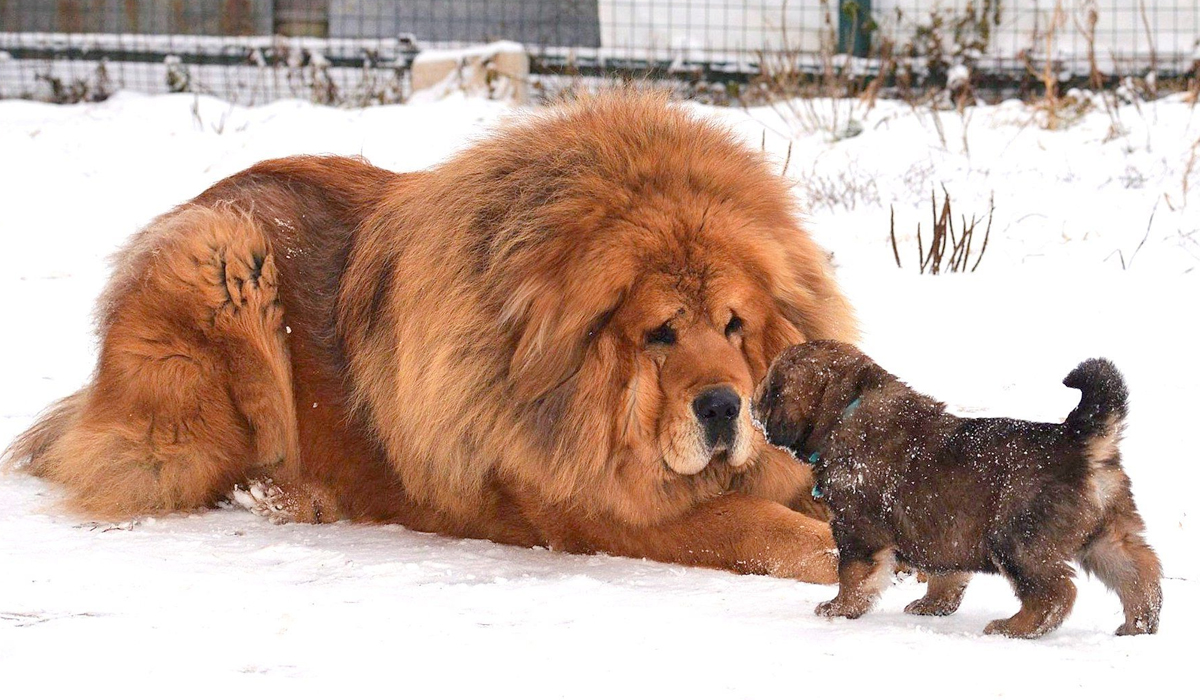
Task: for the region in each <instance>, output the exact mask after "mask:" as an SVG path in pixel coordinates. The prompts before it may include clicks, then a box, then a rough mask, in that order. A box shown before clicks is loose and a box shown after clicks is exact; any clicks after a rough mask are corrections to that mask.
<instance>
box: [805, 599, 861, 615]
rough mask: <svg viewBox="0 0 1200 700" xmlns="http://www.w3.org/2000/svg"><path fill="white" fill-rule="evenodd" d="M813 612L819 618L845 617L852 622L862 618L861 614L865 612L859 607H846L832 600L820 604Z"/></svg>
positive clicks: (840, 602)
mask: <svg viewBox="0 0 1200 700" xmlns="http://www.w3.org/2000/svg"><path fill="white" fill-rule="evenodd" d="M813 612H815V613H816V614H818V615H820V616H821V617H845V618H847V619H850V620H853V619H855V618H859V617H862V614H863V613H864V612H866V611H865V610H862V609H861V608H859V607H854V606H849V605H846V604H845V603H843V602H842V601H841V600H838V599H837V598H834V599H833V600H827V601H825V602H824V603H821V604H820V605H818V606H817V609H816V610H814V611H813Z"/></svg>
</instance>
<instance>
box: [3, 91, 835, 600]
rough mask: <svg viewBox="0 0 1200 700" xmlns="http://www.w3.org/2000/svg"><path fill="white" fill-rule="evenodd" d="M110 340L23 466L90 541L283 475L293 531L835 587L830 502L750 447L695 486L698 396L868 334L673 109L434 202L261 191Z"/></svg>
mask: <svg viewBox="0 0 1200 700" xmlns="http://www.w3.org/2000/svg"><path fill="white" fill-rule="evenodd" d="M731 315H736V316H737V317H738V319H739V320H740V321H741V322H743V323H744V325H743V326H742V327H741V328H739V329H738V330H737V331H736V332H729V331H728V328H732V326H730V325H729V324H730V321H731V318H732V316H731ZM668 320H669V321H670V322H671V323H672V324H673V325H674V326H675V327H677V328H678V341H677V342H676V343H675V344H673V345H671V346H670V347H659V346H648V345H647V343H646V340H645V338H646V333H647V332H648V331H649V330H651V329H653V328H655V327H656V326H659V325H660V324H662V323H664V322H665V321H668ZM100 334H101V337H102V346H101V352H100V358H99V364H98V367H97V370H96V374H95V378H94V380H93V381H92V383H91V384H89V385H88V386H87V387H85V388H84V389H82V390H81V391H80V392H78V393H76V394H75V395H73V396H71V397H68V398H67V399H64V400H63V401H62V402H60V403H59V404H58V405H57V406H56V407H54V408H52V409H51V410H50V411H49V412H48V413H47V414H46V415H45V416H43V417H42V418H41V419H40V421H39V422H38V423H37V424H36V425H35V426H34V427H33V428H31V429H30V430H29V431H28V432H27V433H26V434H25V435H24V436H22V437H21V438H19V439H18V441H17V443H15V444H14V446H13V447H12V449H11V453H10V457H11V458H12V459H13V460H14V461H16V462H18V463H27V464H28V468H29V469H30V470H31V471H32V472H33V473H36V474H39V475H42V476H45V477H46V478H50V479H53V480H55V481H58V482H61V483H63V484H64V485H65V486H66V487H67V489H68V492H69V493H70V497H71V499H72V503H73V505H74V506H75V507H77V508H78V509H80V510H82V511H84V512H87V513H89V514H92V515H95V516H100V517H106V518H126V517H131V516H137V515H141V514H149V513H163V512H170V511H178V510H188V509H195V508H202V507H205V506H208V505H211V504H212V503H213V502H215V501H216V500H219V499H221V498H222V497H223V496H224V495H225V494H226V493H228V492H229V490H230V489H231V488H233V487H234V486H235V485H238V484H241V483H245V482H247V481H248V480H252V479H262V478H266V479H270V480H271V481H272V482H273V483H274V484H275V485H276V486H278V487H279V488H280V489H281V490H282V492H283V493H284V494H286V496H287V511H288V514H289V515H290V516H291V517H293V518H296V519H300V520H308V521H328V520H335V519H339V518H350V519H354V520H359V521H379V522H398V523H402V524H404V525H406V526H408V527H411V528H414V529H418V530H425V531H432V532H440V533H445V534H448V535H453V536H461V537H476V538H487V539H491V540H494V541H497V542H505V543H513V544H521V545H549V546H552V547H555V548H559V549H564V550H568V551H576V552H594V551H605V552H609V553H613V554H618V555H627V556H635V557H649V558H653V559H658V560H662V561H669V562H679V563H684V564H694V565H702V566H712V567H720V568H725V569H730V570H734V571H743V572H763V573H771V574H775V575H781V576H791V577H797V578H801V579H804V580H810V581H823V582H831V581H833V580H835V577H836V575H835V556H834V555H833V554H832V540H831V538H830V534H829V529H828V526H827V525H826V524H825V522H823V521H822V520H819V519H816V518H814V517H810V516H813V515H815V516H818V517H819V516H821V515H822V514H823V513H822V511H821V510H820V508H819V507H818V506H816V505H814V504H813V503H812V502H811V498H810V496H809V493H808V491H809V489H810V488H811V474H810V473H809V472H808V470H807V469H806V468H805V467H804V466H803V465H801V464H799V463H797V462H796V461H795V460H793V459H792V458H790V457H789V456H787V455H786V454H785V453H783V452H781V451H779V450H777V449H775V448H773V447H770V446H769V445H767V444H766V443H765V441H764V440H763V438H762V436H761V434H759V433H758V432H756V431H753V430H749V429H748V426H749V423H748V419H746V422H745V426H744V427H745V428H746V430H745V432H744V435H745V436H747V437H746V438H745V440H746V442H745V443H744V444H743V445H742V446H741V447H740V448H739V449H740V450H741V452H739V454H740V455H742V456H744V457H746V458H745V459H744V460H743V459H742V457H737V458H735V457H734V456H731V455H732V454H733V450H732V449H731V451H730V455H724V454H723V453H722V454H718V455H716V456H712V457H711V462H710V463H708V464H707V466H705V465H704V464H703V463H701V464H698V465H696V468H698V469H699V471H698V473H695V474H693V475H688V474H686V473H681V472H680V471H679V466H678V465H681V464H689V462H688V460H691V462H690V463H691V464H694V463H695V460H696V459H702V460H708V459H709V457H708V456H705V455H704V454H700V455H699V456H697V453H696V448H695V445H696V440H695V439H694V437H695V434H696V428H695V417H694V416H692V415H691V414H690V413H689V410H690V409H688V408H687V407H688V406H690V405H691V401H692V399H693V398H694V397H695V396H696V393H697V392H698V391H699V390H700V389H702V388H704V387H706V386H713V385H723V386H730V387H733V388H734V389H735V390H736V392H737V393H738V394H739V395H740V396H741V397H743V399H744V401H743V403H745V404H748V399H749V397H750V395H751V394H752V392H753V389H754V386H755V384H756V383H757V382H758V381H759V380H761V379H762V377H763V375H764V374H765V372H766V369H767V366H768V364H769V362H770V360H771V359H772V358H773V357H774V355H775V354H776V353H778V352H779V351H780V350H782V349H783V348H784V347H786V346H788V345H790V344H792V343H795V342H799V341H802V340H805V339H813V338H839V339H852V338H853V335H854V323H853V319H852V316H851V313H850V310H849V307H848V306H847V304H846V303H845V301H844V300H843V298H842V296H841V295H840V293H839V292H838V290H837V288H836V286H835V285H834V283H833V281H832V279H831V277H830V274H829V272H828V270H827V266H826V260H825V256H824V254H823V253H822V252H821V251H820V250H819V249H818V248H817V247H816V246H815V245H814V244H813V243H812V242H811V241H810V240H809V238H808V237H807V236H806V235H805V234H804V232H803V230H802V229H801V227H800V225H799V223H798V222H797V220H796V218H795V214H794V212H793V211H792V204H791V198H790V197H789V195H788V192H787V186H786V183H785V182H784V181H783V180H782V179H780V178H779V177H777V176H776V175H775V174H773V173H772V172H771V170H770V168H769V166H768V165H767V164H766V163H765V162H764V161H763V159H762V157H761V155H760V154H759V153H757V152H756V151H755V150H753V149H749V148H746V147H745V146H743V145H740V144H739V143H738V142H737V140H736V139H734V138H733V137H732V136H731V135H730V134H729V133H727V132H726V131H725V130H723V129H722V128H720V127H717V126H715V125H713V124H711V123H708V122H705V121H703V120H700V119H696V118H694V117H691V116H689V115H688V114H687V113H686V112H685V111H684V110H682V109H681V108H677V107H673V106H671V105H669V104H668V103H667V102H666V101H665V100H664V99H663V98H661V97H659V96H653V95H651V96H647V95H635V94H630V93H617V94H610V95H607V96H602V97H594V98H585V99H582V100H580V101H577V102H575V103H572V104H570V105H564V106H559V107H556V108H551V109H548V110H545V111H544V112H542V113H540V114H537V115H532V116H528V117H526V118H524V119H523V120H520V121H519V122H518V123H516V124H514V125H512V126H510V127H507V128H505V129H502V130H500V131H499V132H498V133H496V134H494V135H493V136H492V137H490V138H489V139H487V140H484V141H482V142H480V143H478V144H476V145H473V146H471V147H469V148H467V149H466V150H464V151H462V152H461V153H460V154H459V155H458V156H456V157H454V158H453V159H451V160H449V161H447V162H446V163H444V164H442V165H440V166H438V167H436V168H434V169H432V170H429V171H425V172H421V173H413V174H406V175H400V174H396V173H392V172H388V171H385V170H381V169H379V168H375V167H373V166H371V165H368V164H367V163H365V162H362V161H360V160H355V159H349V158H337V157H298V158H288V159H282V160H275V161H267V162H264V163H260V164H258V165H256V166H254V167H253V168H250V169H249V170H246V171H244V172H242V173H239V174H237V175H234V176H232V177H230V178H228V179H226V180H223V181H222V182H220V183H218V184H216V185H215V186H213V187H212V188H211V189H209V190H208V191H206V192H205V193H203V194H201V195H200V196H199V197H197V198H196V199H194V200H192V201H191V202H188V203H186V204H184V205H182V206H181V207H179V208H177V209H175V210H174V211H172V212H170V213H168V214H166V215H164V216H162V217H160V218H159V219H158V220H156V221H155V222H154V223H152V224H151V225H150V226H149V227H148V228H147V229H146V230H144V231H142V232H141V233H139V234H138V235H137V236H136V237H135V238H134V240H133V241H132V243H131V244H130V245H129V247H128V248H127V249H126V250H125V251H124V252H123V253H122V254H121V256H120V257H119V258H118V259H117V261H116V272H115V274H114V277H113V280H112V283H111V285H110V287H109V289H108V291H107V292H106V294H105V296H104V298H103V300H102V303H101V309H100ZM746 415H748V412H747V413H746ZM701 467H702V468H701ZM798 511H802V512H798Z"/></svg>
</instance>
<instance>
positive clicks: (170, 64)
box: [0, 0, 1200, 104]
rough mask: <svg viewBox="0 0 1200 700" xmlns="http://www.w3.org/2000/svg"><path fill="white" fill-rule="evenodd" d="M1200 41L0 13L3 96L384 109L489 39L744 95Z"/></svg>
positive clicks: (297, 13)
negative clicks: (837, 61) (778, 69)
mask: <svg viewBox="0 0 1200 700" xmlns="http://www.w3.org/2000/svg"><path fill="white" fill-rule="evenodd" d="M856 17H857V18H858V19H855V18H856ZM1198 37H1200V0H1158V1H1155V0H187V1H186V2H184V1H183V0H0V97H25V98H36V99H51V100H58V101H76V100H83V99H103V98H104V97H105V96H107V95H108V94H111V92H112V91H114V90H117V89H133V90H138V91H142V92H151V93H153V92H203V93H210V94H215V95H218V96H221V97H223V98H225V99H229V100H232V101H236V102H241V103H256V102H263V101H267V100H272V99H278V98H280V97H304V98H308V99H316V100H318V101H337V102H345V103H354V104H370V103H377V102H392V101H399V100H403V99H404V98H405V97H406V94H407V90H408V83H407V77H406V76H407V71H408V68H409V66H410V64H411V61H412V58H413V56H414V55H415V54H416V53H417V52H419V51H420V50H421V49H425V48H438V49H447V48H451V49H452V48H457V47H463V46H466V45H471V44H478V43H480V42H488V41H493V40H500V39H504V40H511V41H517V42H520V43H522V44H523V45H524V46H525V47H526V50H527V51H528V52H529V53H530V56H531V59H532V64H531V65H532V69H533V71H534V72H535V73H541V74H568V75H597V76H613V75H622V76H628V75H655V76H660V77H661V76H667V77H675V78H677V79H679V80H708V81H714V82H744V81H747V80H750V79H752V78H753V77H754V76H755V75H758V74H759V73H760V72H761V71H762V70H763V69H764V67H765V66H766V65H768V64H778V63H779V62H781V61H782V62H791V63H793V64H796V65H798V66H802V67H803V66H808V67H809V68H811V69H812V70H818V69H819V66H820V64H821V62H822V61H823V60H825V61H827V60H828V58H829V57H830V56H837V55H839V54H845V53H852V52H853V53H857V54H859V55H860V56H862V60H861V63H860V64H856V65H858V66H859V68H860V69H861V70H864V71H870V70H872V69H878V66H879V61H878V60H877V56H878V52H879V50H880V48H881V47H882V46H884V45H885V44H886V45H889V46H891V47H893V49H894V51H895V53H896V55H898V56H901V57H904V58H905V59H906V60H911V61H914V62H916V63H917V64H921V63H922V62H926V63H928V62H929V61H942V62H944V63H950V64H953V63H964V64H967V65H969V66H970V67H971V68H972V71H973V72H977V73H980V74H991V75H1008V76H1011V77H1019V76H1022V75H1025V76H1027V74H1028V73H1029V72H1030V67H1031V66H1033V65H1042V64H1044V63H1046V62H1047V61H1050V62H1052V63H1053V66H1054V70H1055V71H1057V72H1059V73H1060V74H1061V75H1063V76H1086V75H1089V74H1090V73H1092V74H1094V73H1095V72H1096V71H1100V72H1101V73H1103V74H1104V75H1105V76H1106V77H1109V78H1112V77H1114V76H1115V77H1119V76H1123V75H1144V74H1145V73H1147V72H1151V71H1152V72H1154V73H1155V74H1157V75H1166V76H1171V75H1176V76H1178V75H1187V74H1191V73H1194V72H1195V71H1196V70H1197V67H1198V65H1200V62H1198V59H1200V53H1198V44H1197V40H1198ZM330 86H335V87H336V90H332V91H331V90H330Z"/></svg>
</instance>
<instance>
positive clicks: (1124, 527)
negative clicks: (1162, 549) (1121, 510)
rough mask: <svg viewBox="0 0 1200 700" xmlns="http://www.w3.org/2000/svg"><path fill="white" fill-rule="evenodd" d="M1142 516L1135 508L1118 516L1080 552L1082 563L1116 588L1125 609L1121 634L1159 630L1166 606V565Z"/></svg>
mask: <svg viewBox="0 0 1200 700" xmlns="http://www.w3.org/2000/svg"><path fill="white" fill-rule="evenodd" d="M1142 529H1143V525H1142V519H1141V516H1139V515H1138V514H1137V513H1136V512H1131V513H1129V514H1128V515H1126V516H1125V517H1123V518H1120V519H1117V520H1116V521H1115V522H1113V523H1112V524H1110V525H1109V526H1108V527H1107V528H1105V530H1103V531H1102V532H1101V533H1100V534H1099V535H1098V536H1096V537H1095V538H1094V539H1093V540H1092V542H1091V543H1090V544H1089V545H1088V546H1087V547H1086V548H1085V549H1084V550H1083V551H1082V552H1081V553H1080V555H1079V559H1078V561H1079V565H1080V566H1081V567H1082V568H1083V570H1084V571H1086V572H1088V573H1089V574H1091V575H1093V576H1095V577H1096V578H1098V579H1100V580H1101V581H1102V582H1104V585H1105V586H1107V587H1108V588H1109V590H1112V591H1114V592H1116V594H1117V596H1118V597H1119V598H1120V599H1121V605H1122V607H1123V608H1124V611H1125V622H1124V623H1123V624H1122V625H1121V626H1120V627H1118V628H1117V634H1119V635H1132V634H1154V633H1156V632H1158V617H1159V611H1160V610H1161V609H1162V585H1161V584H1160V583H1159V581H1160V579H1161V577H1162V565H1161V564H1160V563H1159V560H1158V556H1156V555H1155V553H1154V550H1152V549H1151V548H1150V545H1148V544H1146V541H1145V539H1143V537H1142Z"/></svg>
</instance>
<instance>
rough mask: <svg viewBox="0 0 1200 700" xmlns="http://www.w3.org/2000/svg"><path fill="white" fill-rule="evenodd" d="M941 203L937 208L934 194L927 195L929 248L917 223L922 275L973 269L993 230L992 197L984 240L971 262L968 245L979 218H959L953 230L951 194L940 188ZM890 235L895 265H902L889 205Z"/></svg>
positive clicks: (893, 214) (993, 201)
mask: <svg viewBox="0 0 1200 700" xmlns="http://www.w3.org/2000/svg"><path fill="white" fill-rule="evenodd" d="M942 195H943V199H942V204H941V207H940V208H939V206H938V201H937V193H936V192H931V193H930V195H929V202H930V208H931V211H932V214H933V227H932V230H933V236H932V239H931V240H930V242H929V247H928V248H926V247H925V241H924V239H923V237H922V236H921V225H920V224H919V223H918V224H917V258H918V268H917V269H918V270H919V272H920V273H921V274H923V275H924V274H929V275H938V274H942V273H946V272H974V271H975V270H976V269H978V267H979V263H981V262H983V254H984V253H985V252H987V245H988V240H989V239H990V238H991V233H992V217H993V214H994V213H995V211H996V207H995V198H994V196H993V197H991V198H989V199H988V213H987V226H986V228H985V229H984V232H983V243H982V245H980V246H979V250H978V252H977V253H976V254H975V262H974V263H973V264H972V262H971V248H972V246H973V244H974V241H975V231H976V229H977V227H978V225H979V224H981V223H983V219H982V218H978V217H975V216H972V217H971V220H970V221H969V222H968V221H967V218H966V217H965V216H963V217H961V225H960V227H959V229H958V230H957V231H955V229H954V212H953V210H952V208H951V205H950V193H949V192H947V191H946V188H945V187H943V188H942ZM889 238H890V239H891V242H892V255H894V256H895V259H896V267H899V268H903V267H904V266H903V264H901V262H900V247H899V245H897V243H896V210H895V208H894V207H893V208H892V216H891V227H890V230H889Z"/></svg>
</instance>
